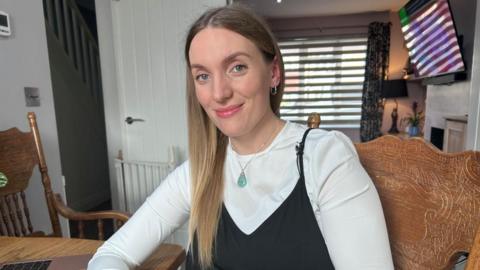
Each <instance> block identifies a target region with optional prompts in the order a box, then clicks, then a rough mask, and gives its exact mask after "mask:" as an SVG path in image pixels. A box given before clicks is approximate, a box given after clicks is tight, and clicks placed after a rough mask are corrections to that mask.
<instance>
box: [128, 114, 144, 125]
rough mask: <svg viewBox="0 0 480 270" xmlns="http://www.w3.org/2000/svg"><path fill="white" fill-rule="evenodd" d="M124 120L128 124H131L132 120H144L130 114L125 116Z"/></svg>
mask: <svg viewBox="0 0 480 270" xmlns="http://www.w3.org/2000/svg"><path fill="white" fill-rule="evenodd" d="M125 122H126V123H127V124H129V125H131V124H133V122H145V120H143V119H141V118H133V117H131V116H128V117H127V118H125Z"/></svg>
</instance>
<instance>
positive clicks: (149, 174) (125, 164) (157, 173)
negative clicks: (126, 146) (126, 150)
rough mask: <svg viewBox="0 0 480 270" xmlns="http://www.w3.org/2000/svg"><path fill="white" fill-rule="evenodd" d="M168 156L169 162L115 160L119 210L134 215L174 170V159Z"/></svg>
mask: <svg viewBox="0 0 480 270" xmlns="http://www.w3.org/2000/svg"><path fill="white" fill-rule="evenodd" d="M171 153H173V151H172V152H171ZM170 156H171V158H170V160H171V161H169V162H149V161H127V160H121V159H115V168H116V172H117V187H118V193H119V194H118V202H119V206H120V210H122V211H125V212H128V213H134V212H135V211H136V210H137V209H138V208H139V207H140V205H142V203H143V202H144V201H145V199H146V198H147V197H148V196H149V195H150V194H151V193H152V192H153V191H154V190H155V188H157V187H158V186H159V185H160V183H161V182H162V181H163V180H164V179H165V178H166V177H167V175H168V174H169V173H170V172H171V171H172V170H173V169H174V168H175V166H176V164H175V158H174V157H173V154H171V155H170Z"/></svg>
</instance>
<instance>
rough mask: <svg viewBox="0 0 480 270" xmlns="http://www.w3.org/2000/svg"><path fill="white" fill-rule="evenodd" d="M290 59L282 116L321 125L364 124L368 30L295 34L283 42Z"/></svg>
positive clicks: (287, 64) (283, 52)
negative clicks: (316, 117) (314, 117)
mask: <svg viewBox="0 0 480 270" xmlns="http://www.w3.org/2000/svg"><path fill="white" fill-rule="evenodd" d="M279 45H280V50H281V52H282V56H283V61H284V64H285V91H284V94H283V100H282V103H281V105H280V116H281V118H282V119H285V120H289V121H292V122H298V123H306V120H307V118H308V115H309V114H310V113H312V112H317V113H319V114H320V116H321V119H322V121H321V124H320V127H322V128H326V129H335V128H359V127H360V116H361V104H362V88H363V81H364V73H365V61H366V51H367V36H366V35H362V36H358V35H357V36H341V37H322V38H302V39H289V40H283V41H280V42H279Z"/></svg>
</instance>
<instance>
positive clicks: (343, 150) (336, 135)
mask: <svg viewBox="0 0 480 270" xmlns="http://www.w3.org/2000/svg"><path fill="white" fill-rule="evenodd" d="M289 125H290V130H291V131H290V133H291V134H292V135H293V134H295V135H294V136H296V137H297V141H298V142H300V141H301V140H302V138H303V135H304V133H305V131H306V130H307V129H308V128H307V127H306V126H304V125H300V124H297V123H290V124H289ZM304 153H305V155H321V156H330V157H331V156H332V155H333V156H345V157H352V156H356V155H357V154H356V150H355V146H354V145H353V142H352V140H351V139H350V138H349V137H348V136H346V135H345V134H344V133H343V132H341V131H337V130H330V131H329V130H325V129H320V128H315V129H312V130H311V131H310V132H309V134H308V135H307V138H306V140H305V149H304Z"/></svg>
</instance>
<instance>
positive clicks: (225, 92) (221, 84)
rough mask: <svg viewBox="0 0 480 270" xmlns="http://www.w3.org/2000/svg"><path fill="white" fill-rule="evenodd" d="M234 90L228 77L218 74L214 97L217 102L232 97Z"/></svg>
mask: <svg viewBox="0 0 480 270" xmlns="http://www.w3.org/2000/svg"><path fill="white" fill-rule="evenodd" d="M232 94H233V91H232V88H231V86H230V83H229V82H228V78H227V77H226V76H225V75H223V76H216V77H215V79H214V84H213V99H214V100H215V101H216V102H220V103H221V102H223V101H225V100H228V99H229V98H230V97H232Z"/></svg>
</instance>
